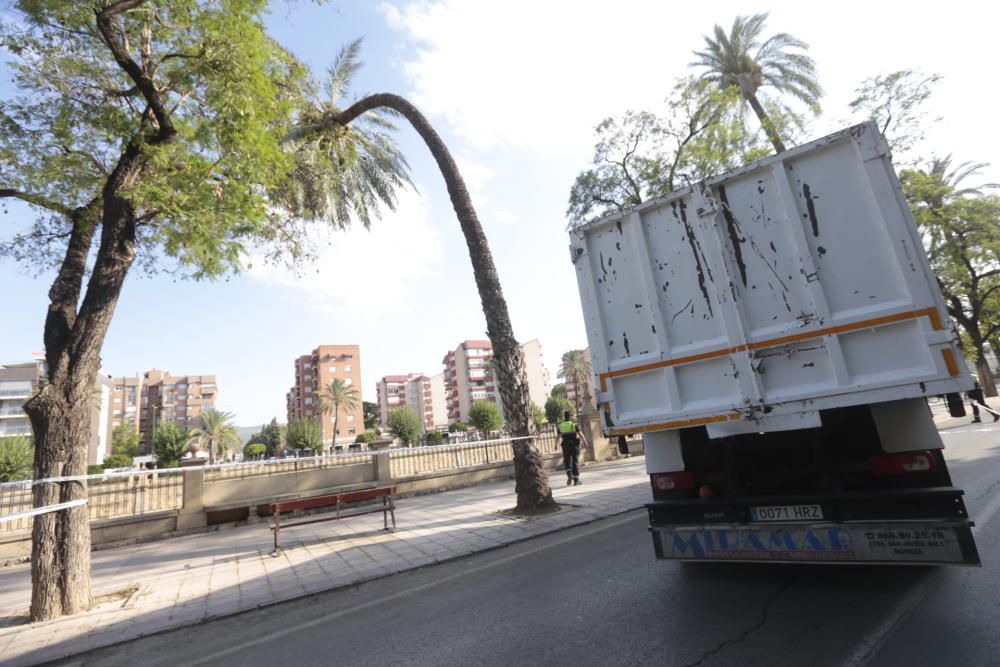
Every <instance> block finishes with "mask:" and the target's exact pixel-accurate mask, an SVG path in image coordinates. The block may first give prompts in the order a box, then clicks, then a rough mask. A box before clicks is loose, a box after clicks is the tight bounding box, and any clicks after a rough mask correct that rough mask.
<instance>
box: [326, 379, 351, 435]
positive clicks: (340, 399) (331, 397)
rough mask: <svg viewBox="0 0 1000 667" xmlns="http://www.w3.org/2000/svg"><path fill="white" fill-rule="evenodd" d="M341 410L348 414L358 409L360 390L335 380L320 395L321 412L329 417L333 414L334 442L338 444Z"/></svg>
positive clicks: (340, 380)
mask: <svg viewBox="0 0 1000 667" xmlns="http://www.w3.org/2000/svg"><path fill="white" fill-rule="evenodd" d="M340 408H344V409H345V410H347V411H348V412H353V411H354V410H357V409H358V390H357V389H355V388H354V387H353V386H352V385H349V384H347V382H345V381H344V380H342V379H340V378H334V379H332V380H330V382H329V383H328V384H327V385H326V386H325V387H323V390H322V391H321V392H320V393H319V412H320V414H323V415H327V414H330V413H333V441H334V443H336V442H337V429H338V426H339V422H340Z"/></svg>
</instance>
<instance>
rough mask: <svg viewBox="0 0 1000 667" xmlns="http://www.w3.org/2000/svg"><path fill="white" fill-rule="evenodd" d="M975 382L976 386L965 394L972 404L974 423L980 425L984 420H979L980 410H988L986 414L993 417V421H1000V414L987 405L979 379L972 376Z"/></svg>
mask: <svg viewBox="0 0 1000 667" xmlns="http://www.w3.org/2000/svg"><path fill="white" fill-rule="evenodd" d="M972 379H973V380H974V381H975V383H976V386H975V387H973V388H972V389H970V390H969V391H967V392H965V395H966V396H967V397H968V398H969V400H970V401H971V402H972V423H973V424H979V423H980V422H982V421H983V420H982V419H980V418H979V408H982V409H983V410H986V412H988V413H990V414H991V415H993V421H997V420H998V419H1000V412H997V411H996V410H994V409H993V408H991V407H990V406H988V405H986V401H985V399H984V398H983V388H982V387H980V386H979V378H978V377H976V376H975V375H973V376H972Z"/></svg>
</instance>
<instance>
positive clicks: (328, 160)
mask: <svg viewBox="0 0 1000 667" xmlns="http://www.w3.org/2000/svg"><path fill="white" fill-rule="evenodd" d="M360 53H361V40H360V39H358V40H355V41H353V42H351V43H350V44H348V45H347V46H345V47H344V48H343V49H341V50H340V53H339V54H338V55H337V59H336V60H335V61H334V63H333V65H332V66H331V67H330V71H329V76H328V79H327V81H326V83H325V85H324V87H323V88H324V93H325V96H324V97H319V96H317V97H316V99H315V101H314V103H313V108H312V109H308V110H306V111H305V113H304V114H303V117H302V124H300V125H299V126H297V127H295V128H293V129H292V130H291V131H290V132H288V134H287V135H286V136H285V142H286V145H287V146H288V147H289V148H290V149H291V151H292V154H293V155H294V156H295V172H294V174H293V176H292V178H290V179H289V181H290V182H289V183H288V185H287V186H286V187H285V188H284V191H283V192H282V193H281V195H280V196H281V198H282V199H283V200H285V203H286V205H287V206H288V208H289V210H291V211H295V212H297V213H299V214H301V215H303V216H304V217H309V218H316V219H323V218H326V219H328V220H329V221H330V222H331V223H332V224H333V226H334V227H336V228H339V229H346V228H347V227H349V226H350V224H351V222H352V220H355V219H356V220H357V221H359V222H360V223H361V224H362V225H364V227H365V228H368V227H369V226H371V221H372V217H373V215H375V214H377V213H376V212H377V210H378V208H379V207H380V206H385V207H387V208H389V209H390V210H393V209H394V208H395V205H396V190H397V189H398V188H400V187H401V186H406V185H412V181H411V180H410V176H409V173H408V170H409V165H408V164H407V162H406V158H405V157H404V156H403V154H402V152H400V150H399V149H398V148H397V147H396V145H395V144H394V143H393V140H392V137H391V136H390V135H389V134H388V133H389V132H391V131H392V130H394V129H395V125H394V124H393V123H392V121H391V120H389V118H388V114H387V113H386V112H385V111H383V110H380V109H374V110H372V111H369V112H368V113H366V114H365V115H364V116H362V117H360V118H358V119H356V120H355V121H354V122H353V123H351V125H349V126H346V125H345V126H341V127H339V128H337V130H336V131H333V132H322V133H317V132H316V131H315V122H314V121H315V120H316V119H317V118H322V117H325V116H327V115H331V114H336V113H338V112H339V111H340V110H341V106H340V105H341V103H342V100H343V98H344V97H345V96H346V95H347V93H348V91H349V88H350V83H351V79H352V78H353V77H354V75H355V74H356V73H357V71H358V69H359V68H360V67H361V60H360Z"/></svg>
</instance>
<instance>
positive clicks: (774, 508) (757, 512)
mask: <svg viewBox="0 0 1000 667" xmlns="http://www.w3.org/2000/svg"><path fill="white" fill-rule="evenodd" d="M822 518H823V508H822V507H820V506H819V505H762V506H758V507H751V508H750V520H751V521H756V522H766V521H812V520H814V519H822Z"/></svg>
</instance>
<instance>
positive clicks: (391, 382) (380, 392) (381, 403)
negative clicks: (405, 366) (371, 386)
mask: <svg viewBox="0 0 1000 667" xmlns="http://www.w3.org/2000/svg"><path fill="white" fill-rule="evenodd" d="M410 375H413V374H412V373H411V374H410ZM409 382H410V376H409V375H386V376H385V377H383V378H382V379H381V380H379V381H378V385H377V386H376V387H375V394H376V395H377V397H378V416H379V422H380V423H381V424H382V425H383V426H385V424H386V423H387V419H388V418H389V412H390V411H392V410H395V409H396V408H399V407H402V406H404V405H406V389H407V385H408V384H409Z"/></svg>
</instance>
